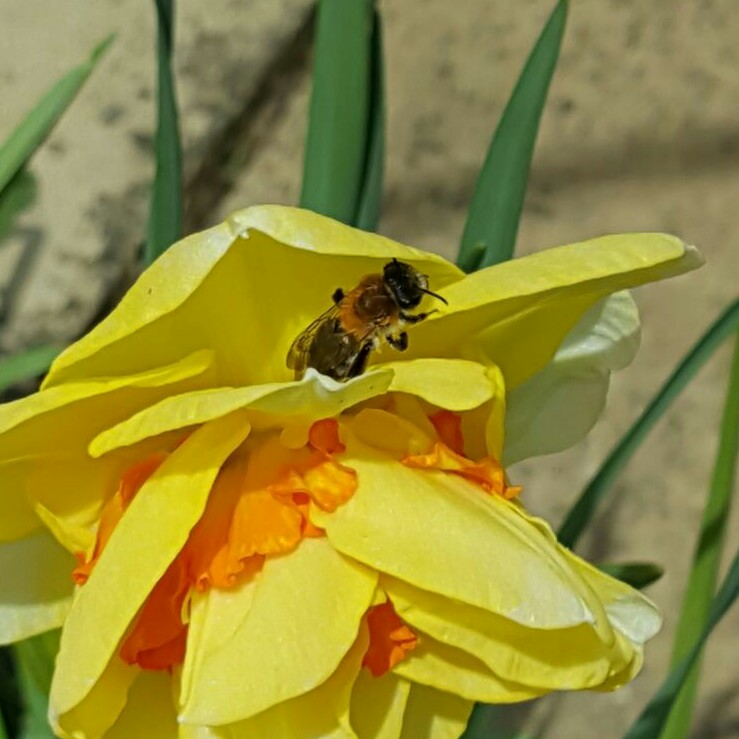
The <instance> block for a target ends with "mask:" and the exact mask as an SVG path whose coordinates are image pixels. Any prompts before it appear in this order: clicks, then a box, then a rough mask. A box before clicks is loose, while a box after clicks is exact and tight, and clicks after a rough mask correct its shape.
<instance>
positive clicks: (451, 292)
mask: <svg viewBox="0 0 739 739" xmlns="http://www.w3.org/2000/svg"><path fill="white" fill-rule="evenodd" d="M701 263H702V260H701V257H700V255H699V254H698V252H697V251H696V250H695V249H694V248H693V247H690V246H687V245H686V244H684V243H683V242H682V241H681V240H680V239H678V238H676V237H674V236H666V235H663V234H622V235H615V236H603V237H601V238H598V239H592V240H590V241H584V242H581V243H578V244H571V245H569V246H561V247H556V248H554V249H546V250H544V251H540V252H537V253H536V254H530V255H528V256H525V257H522V258H520V259H512V260H510V261H508V262H503V263H502V264H498V265H495V266H493V267H489V268H487V269H482V270H479V271H478V272H474V273H473V274H471V275H468V276H467V277H465V279H464V280H463V281H461V282H455V283H453V284H451V285H449V286H448V287H446V288H444V289H442V290H440V291H439V292H440V293H441V294H442V295H443V296H444V297H445V298H446V299H447V300H448V301H449V307H448V308H445V309H444V312H443V313H442V314H439V315H438V316H437V315H434V316H432V317H431V318H430V319H429V320H428V321H426V322H424V323H422V324H420V325H419V326H416V327H414V330H413V336H412V340H411V343H410V348H409V350H408V357H409V358H412V357H417V356H459V354H460V352H461V353H462V355H463V356H468V357H469V358H471V359H480V358H482V357H484V358H486V360H488V361H490V362H493V363H495V364H497V365H498V366H499V367H500V368H501V369H502V371H503V375H504V376H505V380H506V385H507V386H508V387H509V389H512V388H514V387H516V386H517V385H519V384H520V383H521V382H523V381H524V380H525V379H527V378H528V377H530V376H531V375H533V374H534V373H535V372H537V371H538V370H539V369H541V368H542V367H543V366H544V365H545V364H546V362H547V361H548V360H549V359H550V358H551V357H552V355H553V354H554V352H555V351H556V349H557V347H558V346H559V345H560V343H561V342H562V339H563V338H564V337H565V335H566V334H567V332H568V331H569V330H570V329H571V328H572V326H574V325H575V323H576V322H577V321H578V319H579V318H580V316H581V315H582V314H583V313H584V312H585V311H586V310H587V309H588V308H589V307H590V306H591V305H592V304H593V303H595V302H596V301H598V300H600V299H601V298H603V297H605V296H606V295H608V294H610V293H613V292H617V291H619V290H623V289H626V288H629V287H636V286H638V285H642V284H644V283H647V282H651V281H654V280H660V279H664V278H666V277H671V276H674V275H678V274H682V273H683V272H687V271H690V270H691V269H695V268H696V267H698V266H700V264H701ZM383 356H389V352H383Z"/></svg>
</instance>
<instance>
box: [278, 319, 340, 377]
mask: <svg viewBox="0 0 739 739" xmlns="http://www.w3.org/2000/svg"><path fill="white" fill-rule="evenodd" d="M338 319H339V306H338V305H332V306H331V307H330V308H329V309H328V310H326V311H324V312H323V313H321V315H320V316H318V318H316V320H315V321H313V323H311V324H310V325H309V326H308V327H307V328H305V329H303V331H301V333H300V334H299V335H298V337H297V338H296V339H295V341H293V343H292V346H291V347H290V351H288V353H287V367H288V369H291V370H295V372H296V374H302V373H303V372H305V369H306V367H307V366H308V360H309V359H310V355H311V348H312V347H313V345H314V343H315V340H316V337H317V336H318V335H319V334H323V333H325V332H326V329H327V327H329V326H330V325H332V324H333V323H334V322H336V321H338Z"/></svg>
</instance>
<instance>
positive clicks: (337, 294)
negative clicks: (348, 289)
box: [331, 287, 344, 305]
mask: <svg viewBox="0 0 739 739" xmlns="http://www.w3.org/2000/svg"><path fill="white" fill-rule="evenodd" d="M343 299H344V291H343V290H342V289H341V288H340V287H337V288H336V290H334V294H333V295H332V296H331V300H333V301H334V303H336V305H338V304H339V303H340V302H341V301H342V300H343Z"/></svg>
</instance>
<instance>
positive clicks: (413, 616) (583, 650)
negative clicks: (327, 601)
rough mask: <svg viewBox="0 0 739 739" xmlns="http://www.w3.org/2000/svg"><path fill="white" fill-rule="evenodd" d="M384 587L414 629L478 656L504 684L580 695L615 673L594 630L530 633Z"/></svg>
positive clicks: (459, 606) (398, 586)
mask: <svg viewBox="0 0 739 739" xmlns="http://www.w3.org/2000/svg"><path fill="white" fill-rule="evenodd" d="M382 584H383V587H384V588H385V590H386V592H387V594H388V595H389V596H390V599H391V600H392V602H393V605H394V607H395V610H396V612H397V613H398V615H399V616H400V617H401V618H402V619H403V620H404V621H406V622H407V623H408V624H409V625H410V626H411V627H413V628H416V629H418V630H420V631H422V632H424V633H426V634H429V635H430V636H432V637H433V638H434V639H436V640H437V641H440V642H443V643H445V644H448V645H450V646H453V647H456V648H457V649H460V650H462V651H464V652H466V653H467V654H469V655H472V656H474V657H476V658H477V659H479V660H480V661H482V662H483V663H484V664H485V665H487V667H488V668H490V670H492V672H493V673H495V674H496V675H498V676H499V677H501V678H502V679H504V680H508V681H510V682H514V683H519V684H521V685H528V686H531V687H534V688H543V689H551V690H579V689H582V688H587V687H592V686H595V685H599V684H601V683H603V682H604V681H605V680H606V679H607V678H608V676H609V674H610V673H611V660H610V658H609V653H610V649H609V647H608V646H607V645H605V644H603V643H602V642H601V641H600V639H599V638H598V637H597V635H596V634H595V632H594V631H593V629H592V628H591V627H590V626H589V625H581V626H574V627H572V628H569V629H535V628H528V627H526V626H522V625H521V624H519V623H516V622H515V621H511V620H510V619H506V618H502V617H501V616H497V615H495V614H493V613H490V612H488V611H483V610H482V609H480V608H475V607H473V606H468V605H465V604H464V603H461V602H459V601H456V600H452V599H450V598H445V597H443V596H439V595H434V594H432V593H428V592H425V591H423V590H419V589H418V588H414V587H413V586H411V585H408V584H407V583H404V582H402V581H401V580H395V579H392V578H383V581H382ZM534 597H535V596H534Z"/></svg>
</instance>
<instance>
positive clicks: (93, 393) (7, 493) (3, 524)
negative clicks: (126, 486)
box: [0, 351, 213, 540]
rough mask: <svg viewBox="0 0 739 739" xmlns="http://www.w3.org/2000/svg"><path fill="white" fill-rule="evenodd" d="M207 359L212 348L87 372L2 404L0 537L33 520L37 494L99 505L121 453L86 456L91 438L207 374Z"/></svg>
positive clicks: (70, 507) (64, 510) (33, 524)
mask: <svg viewBox="0 0 739 739" xmlns="http://www.w3.org/2000/svg"><path fill="white" fill-rule="evenodd" d="M212 361H213V355H212V353H211V352H207V351H201V352H196V353H194V354H191V355H188V356H186V357H184V358H183V359H179V361H176V362H174V364H171V365H167V366H164V367H157V368H155V369H151V370H147V371H145V372H142V373H139V374H136V375H129V376H124V377H97V378H92V379H88V380H85V381H82V382H76V383H72V384H68V385H64V386H61V387H55V388H51V389H49V390H45V391H42V392H40V393H36V394H34V395H30V396H28V397H27V398H23V399H21V400H18V401H15V402H13V403H7V404H5V405H2V406H0V478H2V481H3V484H2V490H1V491H0V540H8V539H14V538H18V537H20V536H23V535H24V534H26V533H29V532H30V531H33V530H34V529H35V528H38V527H39V525H40V522H39V520H38V518H37V516H36V514H35V513H34V511H33V503H34V502H35V501H39V502H41V503H42V504H43V505H44V506H45V507H46V508H48V509H50V510H52V511H53V512H54V513H56V514H65V515H73V514H75V513H79V512H80V511H84V510H86V509H93V510H94V509H97V508H99V506H100V504H101V502H102V501H103V500H104V498H105V496H106V495H109V494H110V492H111V491H112V490H115V487H116V484H117V479H118V477H119V476H120V473H121V472H122V468H121V463H123V464H125V461H123V460H118V461H114V462H112V463H105V464H101V463H99V462H94V461H92V460H90V459H89V458H88V456H87V444H88V443H89V441H90V439H92V438H93V437H94V436H95V435H96V434H97V433H99V432H100V431H102V430H103V429H105V428H107V427H109V426H111V425H114V424H116V423H117V422H118V421H121V420H123V419H124V418H127V417H128V416H130V415H131V414H132V413H134V412H135V411H137V410H138V409H140V408H143V407H146V406H147V405H150V404H151V403H154V402H156V401H158V400H160V399H161V398H163V397H165V396H166V395H167V394H169V393H172V392H184V391H187V390H191V389H194V388H196V387H202V386H203V385H204V384H207V383H209V382H212V379H213V375H212ZM129 464H130V462H129Z"/></svg>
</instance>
